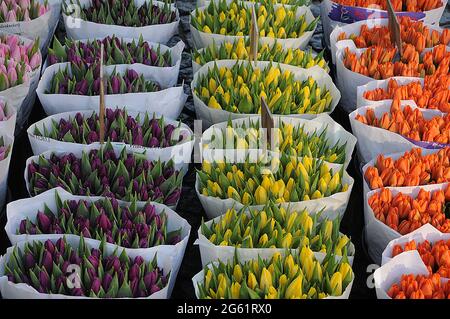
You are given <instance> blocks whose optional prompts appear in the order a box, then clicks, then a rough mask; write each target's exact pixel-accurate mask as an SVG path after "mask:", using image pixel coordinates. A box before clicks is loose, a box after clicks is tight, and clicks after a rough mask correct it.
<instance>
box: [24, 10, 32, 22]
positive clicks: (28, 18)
mask: <svg viewBox="0 0 450 319" xmlns="http://www.w3.org/2000/svg"><path fill="white" fill-rule="evenodd" d="M23 21H31V18H30V12H29V11H28V9H27V10H25V13H24V14H23Z"/></svg>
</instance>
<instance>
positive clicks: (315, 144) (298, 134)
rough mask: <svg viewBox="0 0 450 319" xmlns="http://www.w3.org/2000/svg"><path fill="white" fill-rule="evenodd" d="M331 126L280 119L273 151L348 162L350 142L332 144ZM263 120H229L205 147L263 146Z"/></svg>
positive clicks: (336, 161) (212, 135) (341, 162)
mask: <svg viewBox="0 0 450 319" xmlns="http://www.w3.org/2000/svg"><path fill="white" fill-rule="evenodd" d="M327 129H328V127H325V129H323V130H322V131H319V132H318V131H316V130H315V131H313V132H309V131H307V130H305V125H304V124H303V125H293V124H291V123H287V122H284V121H282V120H281V119H279V121H278V127H276V128H274V130H275V143H274V144H275V145H274V146H275V148H274V149H273V151H275V152H281V153H285V154H287V155H289V156H293V157H304V156H307V157H314V158H320V159H323V160H324V161H327V162H329V163H336V164H344V162H345V159H346V146H347V142H345V143H341V142H340V141H339V140H338V141H337V142H336V143H331V142H330V141H329V138H328V137H327ZM262 133H263V130H262V128H261V124H260V120H259V119H258V120H254V119H249V122H248V123H245V122H244V123H240V124H235V123H233V122H232V121H230V120H229V121H228V124H227V127H226V128H223V129H218V128H215V127H214V128H213V129H212V133H211V137H210V141H207V144H204V149H230V148H231V149H237V150H242V149H245V150H247V149H262V148H263V146H264V144H265V136H264V135H263V134H262Z"/></svg>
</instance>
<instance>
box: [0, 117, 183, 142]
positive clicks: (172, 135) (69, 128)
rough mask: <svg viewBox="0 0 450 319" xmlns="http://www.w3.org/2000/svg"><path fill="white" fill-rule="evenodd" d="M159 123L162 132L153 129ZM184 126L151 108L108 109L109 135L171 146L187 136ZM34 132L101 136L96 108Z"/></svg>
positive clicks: (71, 137) (67, 138) (79, 138)
mask: <svg viewBox="0 0 450 319" xmlns="http://www.w3.org/2000/svg"><path fill="white" fill-rule="evenodd" d="M0 115H1V114H0ZM141 116H144V121H143V123H142V124H140V121H141V120H140V118H141ZM0 119H1V117H0ZM155 125H156V126H157V127H158V130H159V131H161V132H162V133H161V134H159V135H158V136H155V135H154V133H153V132H154V131H155V129H154V126H155ZM180 126H181V122H179V124H178V126H177V127H175V126H174V125H172V124H167V123H166V122H165V119H164V117H161V118H156V117H155V115H153V116H152V117H150V115H149V113H147V112H146V113H145V114H144V115H141V114H139V115H138V117H137V118H133V117H132V116H131V115H128V113H127V111H126V110H125V109H115V110H114V109H106V117H105V139H106V140H108V141H111V142H121V143H126V144H129V145H139V146H145V147H161V148H164V147H170V146H174V145H177V144H178V143H179V142H181V141H182V140H183V139H184V138H185V136H183V135H182V134H181V133H180V132H179V128H180ZM33 133H34V135H36V136H42V137H48V138H51V139H53V140H57V141H63V142H70V143H77V144H91V143H94V142H99V140H100V124H99V117H98V114H97V113H96V112H92V115H91V116H86V117H85V116H83V115H82V114H81V113H77V114H76V115H75V116H74V117H71V116H69V118H68V119H60V120H59V122H57V121H54V120H52V127H51V129H47V128H46V127H45V126H44V125H43V126H42V127H41V128H39V127H38V126H35V128H34V132H33Z"/></svg>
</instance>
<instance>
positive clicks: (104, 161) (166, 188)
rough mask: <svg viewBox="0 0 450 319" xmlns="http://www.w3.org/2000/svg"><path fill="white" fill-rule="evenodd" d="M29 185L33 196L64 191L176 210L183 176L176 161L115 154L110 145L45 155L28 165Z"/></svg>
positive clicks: (31, 159)
mask: <svg viewBox="0 0 450 319" xmlns="http://www.w3.org/2000/svg"><path fill="white" fill-rule="evenodd" d="M25 175H26V181H27V183H28V184H27V186H28V191H29V192H30V194H31V195H32V196H35V195H38V194H40V193H43V192H45V191H46V190H49V189H52V188H55V187H62V188H63V189H65V190H67V191H68V192H70V193H71V194H73V195H81V196H106V197H112V198H116V199H119V200H124V201H127V202H131V201H133V200H138V201H149V200H150V201H154V202H158V203H163V204H165V205H167V206H175V205H176V204H177V202H178V199H179V198H180V194H181V183H182V180H183V174H181V173H180V172H179V171H177V170H175V168H174V163H173V161H172V160H171V161H169V162H165V163H163V162H161V161H160V160H158V161H149V160H147V159H145V154H137V153H127V151H126V148H123V149H122V151H121V152H120V153H119V152H116V151H115V150H114V148H113V147H112V145H111V144H110V143H107V144H106V145H105V146H104V147H101V148H100V149H91V150H89V151H83V152H82V153H81V155H75V154H73V153H45V154H42V155H40V156H35V157H32V158H30V159H28V161H27V168H26V172H25Z"/></svg>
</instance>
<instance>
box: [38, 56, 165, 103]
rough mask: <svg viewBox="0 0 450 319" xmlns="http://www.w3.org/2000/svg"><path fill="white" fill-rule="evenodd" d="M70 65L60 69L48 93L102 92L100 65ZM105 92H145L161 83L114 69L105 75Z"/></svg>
mask: <svg viewBox="0 0 450 319" xmlns="http://www.w3.org/2000/svg"><path fill="white" fill-rule="evenodd" d="M70 66H71V68H70V70H71V71H69V67H68V66H66V67H65V68H61V69H59V70H58V71H57V72H56V73H55V74H54V75H53V78H52V80H51V83H50V88H49V90H48V91H46V93H47V94H73V95H85V96H93V95H99V94H100V67H99V66H98V65H95V66H93V67H85V66H83V65H82V66H79V65H77V64H74V63H71V64H70ZM104 80H105V81H106V85H105V94H127V93H145V92H155V91H158V90H159V89H160V88H159V85H158V84H157V83H155V82H153V81H149V80H146V79H145V78H144V76H143V75H142V74H139V73H138V72H136V71H135V70H133V69H128V70H126V72H124V74H121V73H119V72H117V71H116V70H114V71H113V72H112V73H111V74H109V75H106V74H105V75H104Z"/></svg>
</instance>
